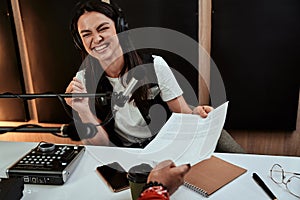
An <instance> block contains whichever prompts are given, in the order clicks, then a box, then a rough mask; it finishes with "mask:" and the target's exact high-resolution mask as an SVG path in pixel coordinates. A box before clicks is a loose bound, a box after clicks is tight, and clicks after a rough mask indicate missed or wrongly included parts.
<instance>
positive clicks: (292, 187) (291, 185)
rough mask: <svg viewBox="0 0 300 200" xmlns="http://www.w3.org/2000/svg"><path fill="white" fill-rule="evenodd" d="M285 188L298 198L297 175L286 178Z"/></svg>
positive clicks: (299, 188) (299, 180)
mask: <svg viewBox="0 0 300 200" xmlns="http://www.w3.org/2000/svg"><path fill="white" fill-rule="evenodd" d="M286 187H287V189H288V190H289V191H290V193H292V194H293V195H295V196H297V197H298V198H300V178H299V177H297V176H292V177H291V178H289V179H288V181H287V184H286Z"/></svg>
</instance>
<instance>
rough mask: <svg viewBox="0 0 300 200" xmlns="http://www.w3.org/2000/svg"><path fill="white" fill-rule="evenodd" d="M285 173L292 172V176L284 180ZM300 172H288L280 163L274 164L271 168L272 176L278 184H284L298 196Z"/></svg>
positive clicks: (299, 193)
mask: <svg viewBox="0 0 300 200" xmlns="http://www.w3.org/2000/svg"><path fill="white" fill-rule="evenodd" d="M285 174H292V176H291V177H290V178H289V179H287V181H284V179H285V178H286V176H285ZM299 176H300V173H294V172H287V171H284V170H283V168H282V167H281V166H280V165H279V164H274V165H273V167H272V168H271V169H270V177H271V179H272V180H273V181H274V182H275V183H277V184H281V183H282V184H284V185H285V187H286V189H287V191H288V192H289V193H291V194H292V195H294V196H295V197H297V198H300V177H299Z"/></svg>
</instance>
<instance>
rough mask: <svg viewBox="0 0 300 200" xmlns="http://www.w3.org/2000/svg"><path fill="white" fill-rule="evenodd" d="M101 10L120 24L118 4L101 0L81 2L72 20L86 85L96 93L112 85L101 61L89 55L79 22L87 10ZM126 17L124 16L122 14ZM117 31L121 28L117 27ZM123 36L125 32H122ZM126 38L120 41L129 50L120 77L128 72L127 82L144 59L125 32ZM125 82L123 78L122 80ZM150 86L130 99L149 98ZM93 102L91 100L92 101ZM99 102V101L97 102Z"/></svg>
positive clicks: (88, 89) (140, 89)
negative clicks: (82, 38)
mask: <svg viewBox="0 0 300 200" xmlns="http://www.w3.org/2000/svg"><path fill="white" fill-rule="evenodd" d="M92 11H95V12H99V13H102V14H104V15H105V16H106V17H108V18H110V19H111V20H113V21H114V23H115V26H117V25H118V23H119V22H118V20H119V17H120V13H119V10H118V7H117V5H116V4H114V3H113V2H111V4H108V3H105V2H102V1H101V0H88V1H81V2H79V3H78V4H77V5H76V7H75V9H74V11H73V12H74V14H73V18H72V21H71V26H70V28H71V33H72V36H73V40H74V43H75V45H76V47H77V48H78V49H79V50H80V52H81V55H82V59H83V66H85V67H86V77H87V78H86V86H87V91H88V92H91V93H94V92H95V91H96V92H104V91H107V90H111V89H112V87H111V85H110V84H109V81H108V79H107V78H106V76H105V72H104V71H103V69H102V67H101V66H100V63H99V62H98V60H97V59H96V58H94V57H92V56H89V55H88V53H87V52H86V50H85V48H84V46H83V43H82V41H81V37H80V35H79V33H78V27H77V22H78V19H79V18H80V16H82V15H83V14H84V13H85V12H92ZM122 17H124V16H122ZM116 30H117V33H118V30H119V28H118V27H116ZM122 36H123V34H122ZM125 37H126V38H125V39H124V38H123V37H122V39H121V40H120V38H119V41H121V42H120V45H121V48H122V50H123V52H127V53H125V54H124V62H125V63H124V67H123V68H122V70H121V72H120V74H119V77H123V75H124V74H125V73H126V72H129V73H128V76H127V80H126V81H127V82H128V81H129V80H130V79H131V77H132V73H130V72H131V71H130V70H131V69H133V68H134V67H136V66H138V65H142V64H143V61H142V59H141V57H140V56H139V54H138V53H137V51H135V50H134V51H133V50H132V49H134V48H133V47H132V44H131V42H130V38H129V36H128V35H127V34H125ZM122 83H123V80H122ZM147 87H148V86H143V87H141V88H139V89H138V90H136V91H135V92H134V94H133V95H132V97H131V99H130V101H131V100H132V99H135V101H136V102H140V101H141V100H145V99H147V96H148V88H147ZM90 103H91V102H90ZM96 103H97V102H96Z"/></svg>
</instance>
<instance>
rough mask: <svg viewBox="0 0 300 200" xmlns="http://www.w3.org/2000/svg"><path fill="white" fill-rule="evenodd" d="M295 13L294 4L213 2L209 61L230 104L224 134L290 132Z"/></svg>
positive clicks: (298, 29) (298, 63)
mask: <svg viewBox="0 0 300 200" xmlns="http://www.w3.org/2000/svg"><path fill="white" fill-rule="evenodd" d="M299 11H300V1H298V0H286V1H281V0H251V1H238V0H227V1H222V0H213V13H212V50H211V56H212V58H213V60H214V61H215V63H216V65H217V66H218V68H219V70H220V72H221V74H222V78H223V80H224V84H225V88H226V95H227V99H228V100H229V101H230V103H229V110H228V115H227V120H226V128H228V129H272V130H274V129H279V130H294V129H295V128H296V118H297V107H298V98H299V80H300V79H299V77H300V76H299V75H300V56H299V49H300V38H299V35H300V23H299V19H300V12H299Z"/></svg>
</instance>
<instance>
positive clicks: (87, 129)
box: [0, 122, 98, 141]
mask: <svg viewBox="0 0 300 200" xmlns="http://www.w3.org/2000/svg"><path fill="white" fill-rule="evenodd" d="M6 132H24V133H52V134H54V135H55V136H58V137H64V138H66V137H69V138H70V139H71V140H74V141H80V140H82V139H88V138H93V137H94V136H95V135H96V134H97V132H98V130H97V125H94V124H92V123H81V122H78V123H76V125H75V123H74V122H71V123H69V124H63V125H62V126H61V127H42V126H40V125H36V124H23V125H20V126H17V127H8V126H5V127H4V126H3V127H0V134H4V133H6Z"/></svg>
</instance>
